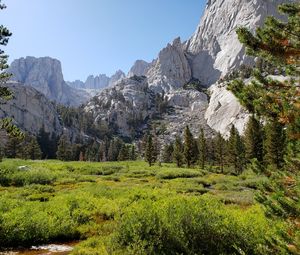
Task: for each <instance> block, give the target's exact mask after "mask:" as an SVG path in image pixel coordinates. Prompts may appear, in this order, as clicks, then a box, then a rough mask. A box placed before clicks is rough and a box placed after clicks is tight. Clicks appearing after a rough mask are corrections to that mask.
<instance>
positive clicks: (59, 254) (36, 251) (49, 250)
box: [0, 244, 75, 255]
mask: <svg viewBox="0 0 300 255" xmlns="http://www.w3.org/2000/svg"><path fill="white" fill-rule="evenodd" d="M74 245H75V244H67V245H66V244H50V245H41V246H32V247H31V249H28V250H11V251H2V252H1V251H0V255H67V254H69V253H70V252H71V251H72V250H73V246H74Z"/></svg>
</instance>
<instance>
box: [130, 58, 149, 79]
mask: <svg viewBox="0 0 300 255" xmlns="http://www.w3.org/2000/svg"><path fill="white" fill-rule="evenodd" d="M150 67H151V63H148V62H146V61H144V60H137V61H135V63H134V64H133V66H132V67H131V69H130V71H129V72H128V74H127V77H129V78H130V77H132V76H135V75H136V76H145V75H146V74H147V72H148V70H149V69H150Z"/></svg>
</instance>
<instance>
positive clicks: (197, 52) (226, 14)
mask: <svg viewBox="0 0 300 255" xmlns="http://www.w3.org/2000/svg"><path fill="white" fill-rule="evenodd" d="M283 2H286V1H284V0H253V1H249V0H210V1H208V2H207V5H206V9H205V12H204V15H203V17H202V19H201V21H200V24H199V26H198V28H197V30H196V32H195V33H194V35H193V36H192V37H191V38H190V39H189V40H188V41H186V42H181V40H180V38H176V39H175V40H174V41H173V42H172V43H170V44H168V45H167V46H166V47H165V48H164V49H162V50H161V51H160V52H159V55H158V57H157V59H155V60H154V61H153V62H152V63H151V64H148V63H146V62H144V61H137V62H136V63H135V64H134V66H133V67H132V69H131V70H130V72H129V74H128V77H131V76H132V77H134V76H144V77H143V81H142V82H137V83H136V82H135V83H134V88H135V89H133V90H132V89H130V95H131V96H130V100H128V96H127V99H126V96H125V95H126V94H128V88H130V87H132V85H133V84H132V83H133V82H132V81H130V79H125V80H121V81H119V82H117V83H116V84H115V86H112V87H111V88H109V89H108V90H105V91H104V92H102V93H101V94H99V95H98V96H97V97H96V98H98V100H96V101H95V100H92V101H91V102H90V103H89V104H87V107H86V110H88V111H91V110H92V111H93V112H94V113H95V116H96V117H97V118H99V116H101V118H102V119H105V118H106V119H110V120H111V119H113V120H114V121H115V123H116V125H117V127H118V128H119V130H122V132H123V134H129V133H130V132H129V130H130V126H129V125H127V124H126V120H127V119H129V118H130V116H131V115H132V114H133V112H134V114H138V115H140V116H142V117H141V120H143V121H146V120H149V119H151V116H152V115H153V108H151V107H150V106H149V105H151V104H153V95H156V94H160V95H164V97H165V98H166V100H167V102H168V106H169V107H171V108H172V109H173V111H172V112H169V113H165V114H164V115H163V120H162V121H161V122H162V123H164V124H165V125H166V133H167V134H169V137H170V136H173V137H174V136H175V135H176V134H178V133H180V132H181V131H182V130H183V129H184V127H185V126H187V125H189V126H190V127H192V130H193V132H194V133H195V134H196V133H197V130H199V129H200V127H203V128H204V129H205V130H206V133H207V134H209V135H210V136H212V135H214V134H215V132H214V131H216V132H220V133H221V134H222V135H224V136H228V134H229V130H230V128H231V126H232V125H235V126H236V128H237V129H238V130H239V131H240V132H241V133H243V131H244V129H245V124H246V123H247V120H248V114H247V113H246V112H245V110H244V109H243V108H242V107H241V105H240V104H239V103H238V101H237V99H236V98H235V97H234V96H233V94H231V92H229V91H227V90H226V84H221V85H217V83H216V82H217V81H218V80H219V79H220V78H221V77H222V76H224V75H226V74H227V73H228V72H230V71H231V70H234V69H236V68H238V67H239V66H241V65H242V64H252V63H253V59H252V58H249V57H247V56H245V50H244V48H243V46H242V45H241V43H240V42H239V40H238V38H237V35H236V32H235V31H236V29H237V28H238V27H240V26H246V27H248V28H250V29H251V30H252V31H255V29H256V27H258V26H260V25H262V24H263V22H264V20H265V18H266V17H267V16H269V15H273V16H276V17H280V15H279V14H278V12H277V6H278V4H281V3H283ZM195 79H196V80H198V81H200V83H201V84H202V85H203V86H206V87H210V88H209V94H210V95H209V97H208V96H207V95H205V94H204V93H202V92H199V91H196V90H184V86H185V85H186V84H189V83H190V82H191V81H192V80H195ZM213 84H215V85H213ZM116 91H117V92H118V93H116ZM120 95H122V97H121V98H120ZM124 98H125V101H124ZM122 100H123V101H122ZM146 100H149V101H148V102H147V103H146ZM151 100H152V101H151ZM100 102H101V103H100ZM103 102H107V103H106V104H105V105H106V106H107V105H110V107H109V109H106V108H103ZM108 102H110V103H108ZM124 102H127V103H124ZM128 102H130V103H128ZM142 102H143V103H142ZM134 105H138V107H135V106H134ZM127 112H128V114H127ZM112 116H114V118H112ZM142 123H144V122H142ZM213 130H214V131H213Z"/></svg>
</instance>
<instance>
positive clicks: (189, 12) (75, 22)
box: [0, 0, 206, 80]
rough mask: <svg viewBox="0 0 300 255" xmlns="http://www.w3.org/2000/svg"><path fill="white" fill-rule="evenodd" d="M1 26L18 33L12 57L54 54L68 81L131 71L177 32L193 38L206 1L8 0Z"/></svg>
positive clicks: (0, 14) (10, 50) (11, 44)
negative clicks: (130, 69)
mask: <svg viewBox="0 0 300 255" xmlns="http://www.w3.org/2000/svg"><path fill="white" fill-rule="evenodd" d="M2 2H3V3H5V4H6V5H7V9H6V10H4V11H1V12H0V17H1V24H4V25H5V26H7V27H8V28H9V29H10V30H11V32H12V33H13V36H12V37H11V39H10V41H9V44H8V46H7V47H5V48H4V50H5V52H6V53H7V54H8V55H9V56H10V61H12V60H13V59H16V58H19V57H25V56H35V57H43V56H50V57H54V58H57V59H59V60H60V61H61V62H62V67H63V73H64V77H65V80H75V79H81V80H85V79H86V77H87V76H88V75H89V74H94V75H97V74H100V73H105V74H107V75H111V74H113V73H114V72H115V71H116V70H117V69H121V70H123V71H125V72H127V71H128V70H129V68H130V67H131V66H132V64H133V63H134V61H135V60H136V59H144V60H146V61H151V60H152V59H154V58H156V57H157V55H158V53H159V51H160V50H161V49H162V48H163V47H165V46H166V45H167V43H168V42H171V41H172V40H173V39H174V38H176V37H177V36H180V37H181V38H182V39H183V40H186V39H188V38H189V37H190V36H191V35H192V34H193V32H194V31H195V30H196V27H197V25H198V23H199V20H200V18H201V15H202V13H203V10H204V7H205V2H206V1H205V0H3V1H2Z"/></svg>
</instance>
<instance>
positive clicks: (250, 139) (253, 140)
mask: <svg viewBox="0 0 300 255" xmlns="http://www.w3.org/2000/svg"><path fill="white" fill-rule="evenodd" d="M244 137H245V149H246V159H247V161H248V162H250V161H251V160H252V159H257V160H258V162H260V163H263V151H264V149H263V127H262V124H261V123H260V121H259V120H257V119H256V118H255V116H254V115H252V116H251V117H250V119H249V121H248V123H247V127H246V130H245V134H244Z"/></svg>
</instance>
